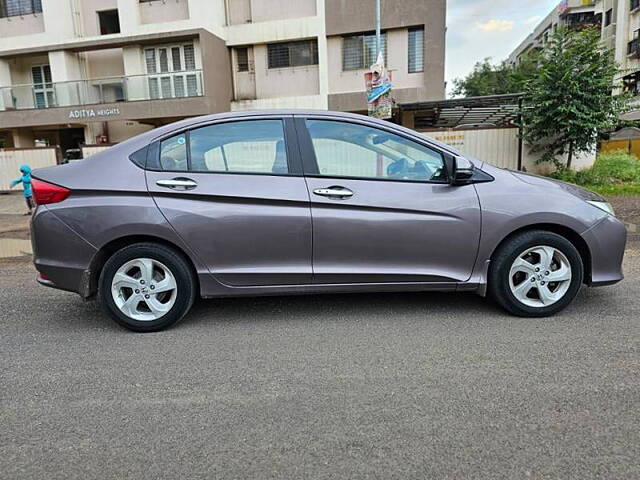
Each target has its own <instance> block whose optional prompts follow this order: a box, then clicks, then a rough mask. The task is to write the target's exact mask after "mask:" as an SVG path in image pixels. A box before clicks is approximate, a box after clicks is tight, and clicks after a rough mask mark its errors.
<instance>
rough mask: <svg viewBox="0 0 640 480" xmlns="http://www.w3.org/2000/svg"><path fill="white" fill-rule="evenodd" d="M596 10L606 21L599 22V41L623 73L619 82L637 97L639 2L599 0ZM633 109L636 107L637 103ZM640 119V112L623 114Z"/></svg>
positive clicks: (639, 88)
mask: <svg viewBox="0 0 640 480" xmlns="http://www.w3.org/2000/svg"><path fill="white" fill-rule="evenodd" d="M596 8H597V9H598V10H599V11H601V12H603V14H604V16H605V17H604V18H605V19H606V20H605V21H603V23H602V40H603V42H605V44H606V45H607V46H609V47H611V48H613V49H614V51H615V58H616V62H618V64H619V65H620V69H621V70H622V74H621V78H620V80H621V83H622V85H623V88H624V89H625V91H627V92H629V93H631V94H632V95H633V96H634V97H637V96H639V95H640V38H639V34H640V0H624V1H623V0H598V1H597V2H596ZM634 103H636V107H638V102H637V101H636V102H634ZM626 117H629V118H630V119H631V117H632V118H633V119H638V118H640V112H638V111H636V112H631V113H629V114H627V115H626Z"/></svg>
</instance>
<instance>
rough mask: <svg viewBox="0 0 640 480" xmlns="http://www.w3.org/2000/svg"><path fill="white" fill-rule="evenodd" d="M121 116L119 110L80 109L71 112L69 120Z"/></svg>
mask: <svg viewBox="0 0 640 480" xmlns="http://www.w3.org/2000/svg"><path fill="white" fill-rule="evenodd" d="M119 115H120V109H119V108H117V107H116V108H78V109H73V110H69V117H68V118H69V119H72V120H79V119H86V118H102V117H116V116H119Z"/></svg>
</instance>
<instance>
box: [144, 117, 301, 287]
mask: <svg viewBox="0 0 640 480" xmlns="http://www.w3.org/2000/svg"><path fill="white" fill-rule="evenodd" d="M292 122H293V120H292V118H288V117H277V116H266V117H265V116H262V117H249V118H246V117H243V118H241V119H234V120H226V121H218V122H215V123H212V124H209V125H206V126H203V127H200V128H194V129H191V130H189V131H184V132H179V133H177V134H174V135H172V136H169V137H167V138H163V139H161V140H159V141H158V142H157V143H156V144H154V145H153V148H152V151H155V153H152V154H151V156H152V158H153V159H155V162H156V163H155V165H154V164H153V162H152V164H151V165H149V161H148V162H147V166H148V167H149V166H150V167H151V169H149V170H148V171H147V185H148V188H149V191H150V192H151V194H152V196H153V198H154V199H155V201H156V203H157V205H158V207H159V208H160V210H161V211H162V213H163V214H164V215H165V217H166V218H167V219H168V221H169V222H170V223H171V224H172V225H173V227H174V228H175V229H176V231H177V232H178V234H179V235H181V236H182V237H183V239H184V241H185V242H186V243H187V244H188V245H189V246H190V247H191V248H192V249H193V250H194V251H195V252H196V254H197V255H198V256H199V257H200V258H201V259H202V260H203V261H204V262H205V263H206V264H207V266H208V268H209V270H210V271H211V273H213V275H214V276H215V277H216V278H217V279H218V280H219V281H221V282H222V283H224V284H227V285H231V286H253V285H256V286H258V285H290V284H308V283H311V213H310V207H309V196H308V193H307V189H306V185H305V181H304V178H303V176H302V166H301V162H300V158H299V153H298V152H299V150H298V148H297V143H296V142H297V139H296V136H295V128H294V126H293V123H292Z"/></svg>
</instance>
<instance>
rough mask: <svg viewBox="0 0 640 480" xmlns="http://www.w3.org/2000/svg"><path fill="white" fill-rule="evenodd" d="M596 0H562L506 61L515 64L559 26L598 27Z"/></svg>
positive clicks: (598, 14)
mask: <svg viewBox="0 0 640 480" xmlns="http://www.w3.org/2000/svg"><path fill="white" fill-rule="evenodd" d="M639 1H640V0H639ZM596 3H598V2H596V0H563V1H561V2H560V3H559V4H558V6H557V7H556V8H554V9H553V10H552V11H551V12H550V13H549V15H547V16H546V17H545V18H544V20H542V21H541V22H540V23H539V24H538V25H537V26H536V28H535V29H534V30H533V32H532V33H531V34H529V36H528V37H527V38H526V39H525V40H524V41H523V42H522V43H521V44H520V45H518V47H517V48H516V49H515V50H514V51H513V52H512V53H511V55H509V58H508V60H507V61H508V62H509V63H511V64H512V65H516V64H518V63H519V62H520V60H521V59H522V58H524V57H526V56H527V55H528V54H529V53H531V52H532V51H535V50H539V49H541V48H543V47H544V45H545V44H546V43H547V42H548V41H549V38H550V37H551V35H552V34H553V33H554V32H555V31H556V30H557V29H558V27H559V26H564V27H568V28H571V29H576V30H579V29H582V28H587V27H598V28H599V27H600V25H601V24H602V21H603V13H604V12H603V11H602V9H598V8H596Z"/></svg>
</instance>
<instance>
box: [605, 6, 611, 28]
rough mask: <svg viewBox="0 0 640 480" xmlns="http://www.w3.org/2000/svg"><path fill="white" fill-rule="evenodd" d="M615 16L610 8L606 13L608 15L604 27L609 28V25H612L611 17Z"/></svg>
mask: <svg viewBox="0 0 640 480" xmlns="http://www.w3.org/2000/svg"><path fill="white" fill-rule="evenodd" d="M612 16H613V9H612V8H610V9H609V10H607V11H606V13H605V14H604V26H605V27H608V26H609V25H611V17H612Z"/></svg>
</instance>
